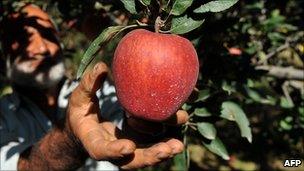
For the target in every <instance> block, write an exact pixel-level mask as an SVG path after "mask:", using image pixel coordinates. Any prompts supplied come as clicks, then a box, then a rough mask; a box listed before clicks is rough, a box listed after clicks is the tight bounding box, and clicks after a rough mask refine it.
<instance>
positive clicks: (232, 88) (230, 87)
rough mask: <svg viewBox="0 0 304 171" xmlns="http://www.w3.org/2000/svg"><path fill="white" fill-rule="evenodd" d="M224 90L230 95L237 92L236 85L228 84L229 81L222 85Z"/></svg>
mask: <svg viewBox="0 0 304 171" xmlns="http://www.w3.org/2000/svg"><path fill="white" fill-rule="evenodd" d="M222 89H223V90H224V91H226V92H228V95H231V93H232V92H235V91H236V90H235V84H230V85H229V84H228V83H227V81H224V82H223V83H222Z"/></svg>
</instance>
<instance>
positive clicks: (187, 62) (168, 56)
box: [112, 29, 199, 122]
mask: <svg viewBox="0 0 304 171" xmlns="http://www.w3.org/2000/svg"><path fill="white" fill-rule="evenodd" d="M112 70H113V76H114V81H115V86H116V90H117V97H118V99H119V101H120V103H121V104H122V106H123V107H124V108H125V110H126V111H128V112H129V113H130V114H131V115H133V116H135V117H138V118H142V119H145V120H150V121H159V122H160V121H163V120H166V119H168V118H169V117H170V116H171V115H172V114H174V113H175V112H176V111H177V110H178V109H179V108H180V106H181V105H182V104H183V103H184V102H185V101H186V99H187V98H188V97H189V95H190V94H191V92H192V90H193V88H194V86H195V84H196V81H197V77H198V72H199V63H198V58H197V54H196V51H195V49H194V47H193V45H192V44H191V42H190V41H188V40H187V39H185V38H182V37H180V36H177V35H169V34H160V33H153V32H150V31H147V30H144V29H137V30H134V31H131V32H130V33H128V34H127V35H126V36H125V37H124V38H123V39H122V40H121V41H120V43H119V44H118V46H117V48H116V50H115V54H114V60H113V65H112Z"/></svg>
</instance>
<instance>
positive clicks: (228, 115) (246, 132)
mask: <svg viewBox="0 0 304 171" xmlns="http://www.w3.org/2000/svg"><path fill="white" fill-rule="evenodd" d="M220 116H221V117H222V118H225V119H228V120H230V121H235V122H236V123H237V124H238V126H239V128H240V130H241V136H242V137H246V138H247V140H248V141H249V142H251V141H252V134H251V129H250V127H249V121H248V118H247V116H246V115H245V113H244V111H243V109H242V108H241V107H240V106H239V105H238V104H236V103H234V102H231V101H226V102H223V103H222V111H221V115H220Z"/></svg>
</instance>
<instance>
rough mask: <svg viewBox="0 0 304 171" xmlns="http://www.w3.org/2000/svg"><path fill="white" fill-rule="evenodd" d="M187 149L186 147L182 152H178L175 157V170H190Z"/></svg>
mask: <svg viewBox="0 0 304 171" xmlns="http://www.w3.org/2000/svg"><path fill="white" fill-rule="evenodd" d="M186 155H187V150H186V149H185V150H184V151H183V152H182V153H180V154H177V155H176V156H175V157H174V158H173V167H174V170H188V169H187V157H186Z"/></svg>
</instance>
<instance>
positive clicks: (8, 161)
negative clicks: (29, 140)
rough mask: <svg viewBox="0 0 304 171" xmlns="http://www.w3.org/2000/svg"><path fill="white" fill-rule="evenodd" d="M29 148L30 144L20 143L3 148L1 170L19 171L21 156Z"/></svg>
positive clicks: (13, 143)
mask: <svg viewBox="0 0 304 171" xmlns="http://www.w3.org/2000/svg"><path fill="white" fill-rule="evenodd" d="M29 146H30V144H21V143H19V142H9V143H8V144H6V145H3V146H1V148H0V150H1V152H0V154H1V156H0V170H17V166H18V160H19V156H20V154H21V153H22V152H23V151H24V150H25V149H27V148H28V147H29Z"/></svg>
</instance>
